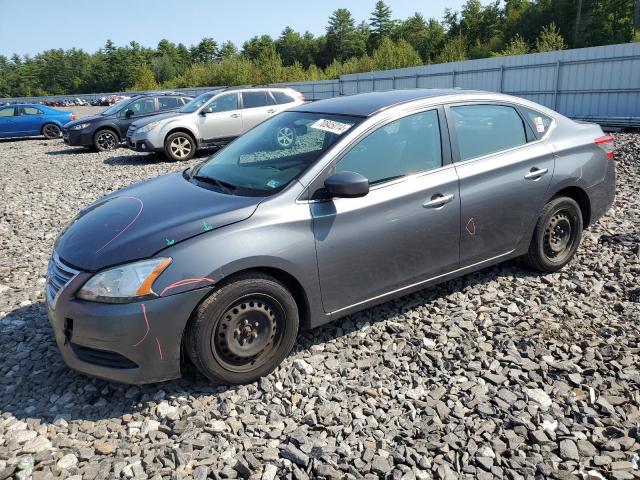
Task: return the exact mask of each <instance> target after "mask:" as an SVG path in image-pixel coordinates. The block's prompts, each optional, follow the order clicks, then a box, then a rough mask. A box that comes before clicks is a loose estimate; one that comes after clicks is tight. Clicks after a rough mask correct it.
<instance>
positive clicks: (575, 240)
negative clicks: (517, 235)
mask: <svg viewBox="0 0 640 480" xmlns="http://www.w3.org/2000/svg"><path fill="white" fill-rule="evenodd" d="M581 239H582V211H581V210H580V206H579V205H578V204H577V203H576V201H575V200H573V199H572V198H568V197H558V198H554V199H553V200H551V201H550V202H549V203H547V204H546V205H545V206H544V208H543V209H542V212H541V213H540V216H539V217H538V223H537V224H536V229H535V231H534V233H533V238H532V240H531V244H530V245H529V251H528V252H527V254H526V255H525V262H526V263H527V264H528V265H529V266H530V267H531V268H533V269H535V270H540V271H542V272H556V271H558V270H560V269H561V268H562V267H564V266H565V265H566V264H567V263H569V261H570V260H571V259H572V258H573V256H574V255H575V253H576V250H577V249H578V246H579V245H580V240H581Z"/></svg>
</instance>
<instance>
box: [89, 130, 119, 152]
mask: <svg viewBox="0 0 640 480" xmlns="http://www.w3.org/2000/svg"><path fill="white" fill-rule="evenodd" d="M119 145H120V139H119V138H118V134H117V133H116V132H114V131H113V130H111V129H110V128H101V129H100V130H98V131H97V132H96V133H95V135H94V136H93V148H95V149H96V150H98V151H99V152H106V151H109V150H115V149H116V148H118V146H119Z"/></svg>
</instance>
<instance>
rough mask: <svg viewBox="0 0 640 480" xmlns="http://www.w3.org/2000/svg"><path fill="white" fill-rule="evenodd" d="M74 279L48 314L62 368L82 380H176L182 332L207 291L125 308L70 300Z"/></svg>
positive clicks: (79, 281) (77, 281) (77, 284)
mask: <svg viewBox="0 0 640 480" xmlns="http://www.w3.org/2000/svg"><path fill="white" fill-rule="evenodd" d="M88 277H89V274H85V273H82V274H80V275H78V276H77V277H76V278H75V279H74V280H73V281H72V282H71V283H70V284H69V285H68V286H67V287H66V288H64V290H63V291H62V292H61V293H60V295H59V297H58V299H57V301H56V303H55V308H54V307H53V306H52V305H50V304H48V305H47V313H48V316H49V321H50V323H51V326H52V327H53V331H54V334H55V339H56V343H57V344H58V348H59V349H60V353H61V354H62V357H63V359H64V361H65V362H66V364H67V365H68V366H69V367H71V368H73V369H74V370H78V371H80V372H82V373H85V374H87V375H91V376H95V377H99V378H104V379H107V380H113V381H116V382H121V383H130V384H142V383H153V382H160V381H164V380H170V379H174V378H177V377H179V376H180V352H181V339H182V333H183V331H184V328H185V326H186V323H187V320H188V319H189V316H190V315H191V312H192V311H193V310H194V308H195V307H196V306H197V304H198V303H199V302H200V300H201V299H202V298H203V297H204V296H205V295H206V294H207V292H208V289H201V290H192V291H190V292H184V293H180V294H176V295H171V296H167V297H163V298H157V299H153V300H149V301H144V302H136V303H128V304H106V303H96V302H86V301H82V300H78V299H75V298H74V297H73V295H72V294H70V292H74V291H76V290H77V288H79V287H80V286H81V285H82V284H83V283H84V282H85V281H86V280H87V278H88Z"/></svg>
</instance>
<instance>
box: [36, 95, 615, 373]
mask: <svg viewBox="0 0 640 480" xmlns="http://www.w3.org/2000/svg"><path fill="white" fill-rule="evenodd" d="M283 129H287V130H290V131H292V132H295V135H294V138H295V143H294V145H292V146H290V148H286V149H283V148H280V147H279V146H278V145H277V144H276V143H275V142H274V141H273V138H274V135H275V133H276V132H278V131H282V130H283ZM613 157H614V150H613V139H612V138H611V137H609V136H606V135H605V134H604V133H603V132H602V130H601V129H600V127H599V126H597V125H594V124H589V123H581V122H575V121H572V120H570V119H568V118H565V117H563V116H562V115H560V114H558V113H556V112H554V111H552V110H549V109H548V108H545V107H543V106H541V105H538V104H535V103H533V102H529V101H526V100H523V99H519V98H514V97H510V96H507V95H498V94H492V93H483V92H471V91H461V90H406V91H391V92H385V93H370V94H363V95H357V96H352V97H341V98H335V99H329V100H323V101H320V102H315V103H309V104H304V105H300V106H297V107H295V108H293V109H291V110H289V111H287V112H284V113H281V114H279V115H277V116H275V117H273V118H271V119H270V120H268V121H266V122H264V123H262V124H260V125H258V126H257V127H255V128H254V129H252V130H250V131H249V132H248V133H246V134H245V135H243V136H241V137H240V138H238V139H237V140H236V141H234V142H232V143H231V144H230V145H228V146H227V147H226V148H225V149H223V150H221V151H219V152H217V153H216V154H215V155H213V156H212V157H211V158H209V159H207V160H206V161H204V162H202V163H201V164H200V165H198V166H196V167H194V168H192V169H189V170H186V171H184V172H177V173H174V174H169V175H166V176H163V177H158V178H155V179H152V180H148V181H146V182H142V183H140V184H137V185H133V186H131V187H129V188H127V189H125V190H122V191H120V192H115V193H112V194H110V195H108V196H107V197H104V198H103V199H100V200H99V201H98V202H96V203H95V204H93V205H92V206H90V207H89V208H87V209H85V210H84V211H83V212H81V213H80V215H79V216H78V217H77V218H76V220H74V222H73V223H72V224H71V225H70V226H69V227H68V228H67V229H66V230H65V232H64V233H63V234H62V235H61V236H60V238H59V239H58V241H57V242H56V246H55V252H54V255H53V258H52V260H51V262H50V266H49V273H48V281H47V290H46V291H47V300H48V305H49V316H50V319H51V322H52V325H53V327H54V331H55V332H56V340H57V343H58V345H59V348H60V350H61V352H62V355H63V357H64V359H65V361H66V362H67V363H68V364H69V365H70V366H71V367H73V368H76V369H78V370H80V371H83V372H86V373H88V374H91V375H97V376H100V377H106V378H109V379H114V380H118V381H122V382H129V383H143V382H153V381H160V380H166V379H170V378H175V377H178V376H180V372H181V360H182V359H183V356H182V353H183V352H184V353H186V354H187V355H188V356H189V357H190V358H191V360H192V361H193V363H194V364H195V365H196V366H197V367H198V368H199V369H200V370H201V371H202V373H204V374H205V375H206V376H208V377H209V378H210V379H211V380H212V381H215V382H223V383H244V382H251V381H254V380H256V379H257V378H259V377H260V376H262V375H266V374H268V373H269V372H270V371H271V370H273V369H274V368H275V367H276V366H277V365H278V364H279V363H280V362H281V361H282V359H283V358H285V357H286V355H287V354H288V353H289V351H290V350H291V348H292V346H293V344H294V342H295V339H296V335H297V332H298V330H299V328H313V327H316V326H319V325H322V324H324V323H327V322H330V321H332V320H335V319H337V318H340V317H342V316H344V315H347V314H349V313H352V312H355V311H358V310H361V309H364V308H367V307H370V306H372V305H375V304H378V303H381V302H384V301H386V300H388V299H391V298H394V297H397V296H400V295H404V294H407V293H409V292H411V291H414V290H417V289H422V288H425V287H428V286H430V285H433V284H436V283H439V282H443V281H445V280H448V279H450V278H453V277H457V276H459V275H463V274H466V273H469V272H472V271H474V270H478V269H481V268H484V267H487V266H489V265H493V264H496V263H498V262H502V261H504V260H507V259H510V258H514V257H523V259H524V260H525V262H526V264H528V265H529V266H530V267H532V268H534V269H536V270H540V271H542V272H554V271H557V270H559V269H561V268H563V267H564V266H565V265H566V264H567V263H568V262H569V261H570V260H571V259H572V257H573V256H574V254H575V252H576V249H577V248H578V246H579V244H580V240H581V235H582V231H583V229H584V228H586V227H588V226H589V225H590V224H592V223H594V222H596V221H597V220H598V219H599V218H600V217H601V216H602V215H604V214H605V212H606V211H607V209H608V208H609V207H610V206H611V204H612V202H613V199H614V189H615V168H614V162H613Z"/></svg>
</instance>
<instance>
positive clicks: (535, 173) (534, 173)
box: [524, 168, 549, 180]
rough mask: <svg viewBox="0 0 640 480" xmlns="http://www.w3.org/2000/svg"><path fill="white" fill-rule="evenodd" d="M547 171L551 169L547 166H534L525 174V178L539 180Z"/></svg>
mask: <svg viewBox="0 0 640 480" xmlns="http://www.w3.org/2000/svg"><path fill="white" fill-rule="evenodd" d="M547 172H549V170H548V169H546V168H532V169H531V171H530V172H529V173H527V174H526V175H525V176H524V178H525V179H526V180H537V179H539V178H540V177H541V176H543V175H545V174H546V173H547Z"/></svg>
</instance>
